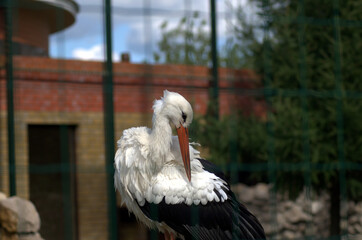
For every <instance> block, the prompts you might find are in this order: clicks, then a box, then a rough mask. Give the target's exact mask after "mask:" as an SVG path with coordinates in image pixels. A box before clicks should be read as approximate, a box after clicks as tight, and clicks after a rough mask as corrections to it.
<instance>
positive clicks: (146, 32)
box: [50, 0, 255, 62]
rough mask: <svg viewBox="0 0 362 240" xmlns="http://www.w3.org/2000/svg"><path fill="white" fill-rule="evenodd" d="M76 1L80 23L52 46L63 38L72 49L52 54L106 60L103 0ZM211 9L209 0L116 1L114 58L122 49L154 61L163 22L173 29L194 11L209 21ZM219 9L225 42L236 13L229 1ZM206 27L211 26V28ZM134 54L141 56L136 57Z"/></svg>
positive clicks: (54, 37) (242, 1)
mask: <svg viewBox="0 0 362 240" xmlns="http://www.w3.org/2000/svg"><path fill="white" fill-rule="evenodd" d="M229 1H230V2H231V4H232V5H234V6H236V5H238V4H241V5H243V6H246V9H247V11H248V13H249V14H250V15H253V14H254V13H255V10H254V9H253V8H252V7H250V3H249V1H248V0H229ZM76 2H77V3H78V4H79V5H80V12H79V14H78V15H77V17H76V22H75V23H74V24H73V25H72V26H71V27H69V28H68V29H66V30H64V31H62V32H60V33H56V34H53V35H52V36H51V37H50V45H52V44H54V45H56V44H59V42H61V41H60V40H59V39H61V40H64V43H63V44H64V46H65V48H66V49H68V48H70V49H69V50H67V52H66V53H65V54H57V53H53V54H52V53H51V55H52V56H57V55H58V56H59V55H60V56H64V57H65V58H76V59H83V60H103V59H104V54H103V43H104V36H103V34H104V27H103V24H104V19H103V0H76ZM144 4H146V6H145V5H144ZM248 5H249V6H248ZM144 7H147V8H146V9H145V8H144ZM209 9H210V7H209V1H180V0H148V1H144V0H112V35H113V50H114V51H115V52H117V53H114V54H113V58H114V59H119V54H120V53H121V52H129V53H130V55H131V61H138V62H139V61H143V60H145V59H148V60H151V59H152V54H153V52H154V51H157V43H158V42H159V40H160V38H161V29H160V25H161V23H162V22H163V21H165V20H167V21H168V27H169V28H172V26H176V25H177V24H178V22H179V20H180V19H181V18H182V17H183V16H185V15H187V14H191V13H192V12H193V11H199V12H200V16H201V18H203V19H205V20H206V21H209ZM217 9H218V15H217V16H218V19H217V22H218V38H219V42H222V41H223V39H226V37H228V34H229V31H228V29H230V26H228V22H227V20H228V19H229V18H230V17H235V15H233V14H230V13H229V12H228V11H229V9H228V7H227V6H226V4H225V1H221V0H218V1H217ZM248 9H250V10H248ZM229 14H230V15H229ZM229 23H230V21H229ZM205 30H206V31H209V30H210V29H209V27H207V29H205ZM53 48H54V47H53ZM50 49H52V48H50ZM133 56H138V57H137V59H136V58H134V57H133ZM139 56H143V57H139Z"/></svg>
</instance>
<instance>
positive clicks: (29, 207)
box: [0, 197, 40, 233]
mask: <svg viewBox="0 0 362 240" xmlns="http://www.w3.org/2000/svg"><path fill="white" fill-rule="evenodd" d="M0 222H1V225H2V226H3V227H4V229H5V230H6V231H7V232H9V233H12V232H21V233H29V232H38V231H39V229H40V217H39V214H38V212H37V211H36V209H35V206H34V204H33V203H32V202H30V201H28V200H25V199H22V198H19V197H10V198H7V199H4V200H2V201H0Z"/></svg>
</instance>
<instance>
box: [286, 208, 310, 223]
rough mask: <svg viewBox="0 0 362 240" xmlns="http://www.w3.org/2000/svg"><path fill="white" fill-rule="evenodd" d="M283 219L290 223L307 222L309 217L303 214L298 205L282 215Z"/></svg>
mask: <svg viewBox="0 0 362 240" xmlns="http://www.w3.org/2000/svg"><path fill="white" fill-rule="evenodd" d="M284 215H285V218H286V219H287V221H288V222H290V223H293V224H294V223H299V222H307V221H310V220H311V217H310V216H309V215H307V214H306V213H304V212H303V209H302V207H301V206H299V205H294V206H293V207H292V208H290V209H289V210H288V211H286V212H285V213H284Z"/></svg>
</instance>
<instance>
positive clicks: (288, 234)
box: [282, 230, 297, 239]
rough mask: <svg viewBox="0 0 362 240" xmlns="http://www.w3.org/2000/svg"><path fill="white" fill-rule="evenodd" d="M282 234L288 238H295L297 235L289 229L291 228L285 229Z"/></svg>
mask: <svg viewBox="0 0 362 240" xmlns="http://www.w3.org/2000/svg"><path fill="white" fill-rule="evenodd" d="M282 236H283V237H284V238H286V239H294V238H296V237H297V236H296V234H295V233H294V231H289V230H286V231H284V232H283V234H282Z"/></svg>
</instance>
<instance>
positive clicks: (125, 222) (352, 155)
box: [0, 0, 362, 240]
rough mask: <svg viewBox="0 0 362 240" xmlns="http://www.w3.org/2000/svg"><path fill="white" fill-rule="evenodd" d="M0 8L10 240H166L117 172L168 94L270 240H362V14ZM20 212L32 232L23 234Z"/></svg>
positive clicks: (157, 7) (67, 5)
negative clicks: (129, 201)
mask: <svg viewBox="0 0 362 240" xmlns="http://www.w3.org/2000/svg"><path fill="white" fill-rule="evenodd" d="M0 7H1V8H0V192H2V193H1V194H0V199H1V200H0V238H3V239H5V237H6V236H14V234H15V235H16V236H17V237H18V238H19V239H22V238H24V237H29V236H32V235H34V239H40V236H41V237H43V238H44V239H54V240H57V239H59V240H60V239H80V240H88V239H126V240H128V239H129V240H131V239H132V240H135V239H137V240H138V239H142V240H143V239H159V238H160V237H162V236H158V234H157V232H154V231H149V230H148V229H146V228H145V227H144V226H142V225H141V224H139V223H138V222H137V221H136V220H135V218H134V216H133V215H129V214H128V211H127V209H125V207H123V206H121V205H120V201H121V199H120V198H119V196H118V193H116V192H115V191H114V186H113V157H114V152H115V149H116V141H117V139H119V138H120V136H121V135H122V131H123V130H124V129H126V128H129V127H134V126H149V127H150V126H151V118H152V109H151V107H152V103H153V101H154V100H155V99H156V98H160V97H161V96H162V95H163V90H164V89H168V90H170V91H176V92H179V93H180V94H182V95H183V96H185V98H186V99H188V100H189V101H190V103H191V104H192V106H193V110H194V112H195V119H194V122H193V124H192V127H191V129H190V135H191V141H195V142H199V143H200V144H201V147H199V149H200V150H201V155H202V156H203V157H205V158H207V159H208V160H210V161H212V162H214V163H215V164H217V165H218V166H219V167H220V168H221V169H222V170H223V171H224V172H225V173H226V175H227V176H228V178H229V179H230V182H231V183H232V187H233V190H234V191H235V193H236V194H237V196H238V198H239V200H240V201H241V202H243V203H244V204H245V205H246V206H247V207H248V208H249V209H250V210H251V211H252V212H253V213H254V214H255V215H256V216H257V217H258V218H259V219H260V221H261V222H262V225H263V226H264V228H265V232H266V234H267V236H268V238H269V239H301V240H302V239H329V240H332V239H336V240H340V239H362V137H361V135H362V58H361V53H362V2H361V1H360V0H344V1H341V0H318V1H314V0H299V1H288V0H224V1H221V0H209V1H207V0H200V1H192V0H184V1H175V0H168V1H163V0H159V1H154V0H124V1H121V0H113V1H111V0H105V1H102V0H77V1H72V0H3V1H1V3H0ZM10 196H18V197H20V198H21V199H26V200H30V201H31V202H32V203H33V204H34V206H35V208H36V210H34V209H33V210H34V211H33V212H31V211H30V210H29V209H30V208H31V207H30V208H29V209H28V208H27V209H28V210H21V209H23V208H19V207H18V208H16V209H18V210H19V209H20V210H19V212H18V216H17V217H18V220H17V222H19V224H20V222H23V223H24V221H25V220H20V219H22V217H24V218H25V219H28V220H26V221H27V222H28V223H29V222H30V223H29V224H30V225H29V224H28V225H27V226H32V227H25V228H23V229H20V230H19V228H20V227H19V226H20V225H19V224H18V225H17V222H15V230H14V229H12V230H11V229H10V228H9V226H11V224H10V223H9V222H11V221H12V220H11V219H8V218H7V217H6V216H8V215H7V213H8V212H6V211H7V210H6V209H7V207H6V206H8V205H6V204H5V202H6V201H8V202H10V201H11V199H12V198H10ZM10 209H11V208H10ZM13 209H15V208H13ZM14 211H15V210H14ZM37 214H39V216H40V219H41V226H40V223H39V220H37V217H36V216H37ZM23 215H24V216H23ZM26 215H29V216H26ZM34 216H35V217H34ZM34 219H35V220H34ZM12 224H14V221H13V222H12ZM16 226H17V227H16ZM16 228H17V229H16ZM35 234H36V237H38V238H35ZM24 239H25V238H24ZM160 239H161V238H160Z"/></svg>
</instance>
